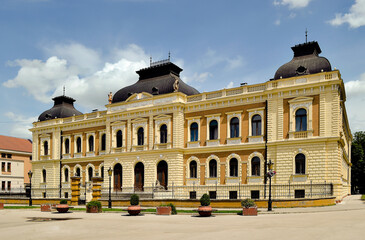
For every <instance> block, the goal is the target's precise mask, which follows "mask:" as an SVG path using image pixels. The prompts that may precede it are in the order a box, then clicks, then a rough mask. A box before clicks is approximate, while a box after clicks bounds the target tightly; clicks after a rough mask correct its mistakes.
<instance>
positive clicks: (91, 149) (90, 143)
mask: <svg viewBox="0 0 365 240" xmlns="http://www.w3.org/2000/svg"><path fill="white" fill-rule="evenodd" d="M92 151H94V136H90V137H89V152H92Z"/></svg>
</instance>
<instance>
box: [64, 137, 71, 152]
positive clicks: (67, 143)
mask: <svg viewBox="0 0 365 240" xmlns="http://www.w3.org/2000/svg"><path fill="white" fill-rule="evenodd" d="M65 153H66V154H69V153H70V140H69V139H68V138H66V140H65Z"/></svg>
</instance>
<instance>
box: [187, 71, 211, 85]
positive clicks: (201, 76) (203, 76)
mask: <svg viewBox="0 0 365 240" xmlns="http://www.w3.org/2000/svg"><path fill="white" fill-rule="evenodd" d="M212 76H213V74H211V73H209V72H203V73H194V74H193V75H192V76H184V77H182V80H183V81H184V82H185V83H191V82H198V83H203V82H205V81H206V80H207V79H208V78H210V77H212Z"/></svg>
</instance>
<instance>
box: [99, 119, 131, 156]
mask: <svg viewBox="0 0 365 240" xmlns="http://www.w3.org/2000/svg"><path fill="white" fill-rule="evenodd" d="M111 126H112V144H111V146H112V148H122V147H124V146H125V145H126V144H125V143H126V142H125V141H126V136H125V135H126V134H125V133H126V123H125V122H122V121H116V122H113V123H112V124H111ZM103 134H104V132H103ZM105 138H106V136H105ZM105 145H106V144H105ZM104 151H105V150H104Z"/></svg>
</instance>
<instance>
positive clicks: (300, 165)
mask: <svg viewBox="0 0 365 240" xmlns="http://www.w3.org/2000/svg"><path fill="white" fill-rule="evenodd" d="M295 174H305V155H304V154H302V153H299V154H297V155H296V156H295Z"/></svg>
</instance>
